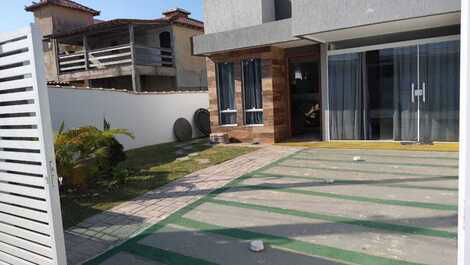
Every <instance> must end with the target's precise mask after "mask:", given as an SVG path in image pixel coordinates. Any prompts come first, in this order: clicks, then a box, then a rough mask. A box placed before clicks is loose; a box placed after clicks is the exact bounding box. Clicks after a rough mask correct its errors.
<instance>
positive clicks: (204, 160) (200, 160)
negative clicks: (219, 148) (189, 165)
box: [196, 159, 211, 165]
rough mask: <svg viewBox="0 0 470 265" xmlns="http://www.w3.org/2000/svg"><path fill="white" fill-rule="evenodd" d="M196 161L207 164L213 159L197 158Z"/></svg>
mask: <svg viewBox="0 0 470 265" xmlns="http://www.w3.org/2000/svg"><path fill="white" fill-rule="evenodd" d="M196 162H198V163H199V164H201V165H206V164H209V163H210V162H211V161H210V160H209V159H196Z"/></svg>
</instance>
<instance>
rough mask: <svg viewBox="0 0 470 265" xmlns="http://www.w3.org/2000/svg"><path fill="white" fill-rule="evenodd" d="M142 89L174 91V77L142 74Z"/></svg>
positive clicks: (148, 90)
mask: <svg viewBox="0 0 470 265" xmlns="http://www.w3.org/2000/svg"><path fill="white" fill-rule="evenodd" d="M141 78H142V91H147V92H163V91H176V78H175V77H171V76H155V75H143V76H141Z"/></svg>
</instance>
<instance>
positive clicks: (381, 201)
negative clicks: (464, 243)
mask: <svg viewBox="0 0 470 265" xmlns="http://www.w3.org/2000/svg"><path fill="white" fill-rule="evenodd" d="M238 188H241V189H250V190H273V191H279V192H286V193H292V194H302V195H307V196H315V197H325V198H332V199H338V200H348V201H356V202H367V203H374V204H383V205H394V206H404V207H412V208H424V209H432V210H439V211H457V210H458V207H457V206H455V205H450V204H438V203H428V202H416V201H401V200H384V199H377V198H370V197H362V196H352V195H342V194H336V193H329V192H320V191H310V190H300V189H292V188H284V187H274V186H267V185H241V186H238Z"/></svg>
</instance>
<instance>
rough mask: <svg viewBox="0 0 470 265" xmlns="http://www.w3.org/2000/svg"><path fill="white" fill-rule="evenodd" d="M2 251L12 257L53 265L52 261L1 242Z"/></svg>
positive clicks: (42, 264) (43, 264)
mask: <svg viewBox="0 0 470 265" xmlns="http://www.w3.org/2000/svg"><path fill="white" fill-rule="evenodd" d="M0 249H1V250H2V251H3V252H5V253H7V254H10V255H13V256H16V257H18V258H21V259H24V260H26V261H30V262H34V263H36V264H41V265H52V264H53V263H52V260H51V259H48V258H46V257H43V256H40V255H37V254H34V253H32V252H29V251H27V250H24V249H21V248H18V247H14V246H11V245H8V244H5V243H2V242H0Z"/></svg>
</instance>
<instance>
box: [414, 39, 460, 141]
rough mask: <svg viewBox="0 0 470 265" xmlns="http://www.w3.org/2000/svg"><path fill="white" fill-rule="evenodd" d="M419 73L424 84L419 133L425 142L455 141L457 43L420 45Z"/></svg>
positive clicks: (458, 45)
mask: <svg viewBox="0 0 470 265" xmlns="http://www.w3.org/2000/svg"><path fill="white" fill-rule="evenodd" d="M419 51H420V69H421V70H420V72H421V73H420V74H421V79H422V80H423V82H424V83H425V84H426V102H424V104H422V110H423V111H422V113H423V117H422V119H421V124H422V125H421V131H422V135H423V138H424V140H426V141H458V140H459V100H460V83H459V81H460V43H459V42H458V41H452V42H443V43H434V44H428V45H422V46H420V48H419Z"/></svg>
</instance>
